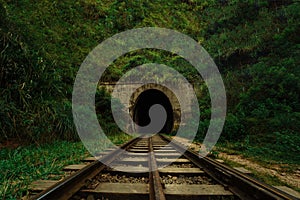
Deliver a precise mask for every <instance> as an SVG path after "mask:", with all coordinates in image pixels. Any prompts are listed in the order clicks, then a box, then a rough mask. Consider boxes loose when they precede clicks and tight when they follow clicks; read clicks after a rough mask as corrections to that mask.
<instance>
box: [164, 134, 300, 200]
mask: <svg viewBox="0 0 300 200" xmlns="http://www.w3.org/2000/svg"><path fill="white" fill-rule="evenodd" d="M160 136H161V137H162V138H163V139H164V140H165V141H167V142H168V143H169V144H170V145H171V146H173V147H174V148H175V149H176V150H177V151H179V152H181V153H182V154H183V155H184V156H186V157H187V158H188V159H189V160H190V161H192V162H193V163H194V164H195V165H196V166H198V167H201V168H203V171H204V172H206V173H207V174H208V175H209V176H211V177H213V178H214V179H215V180H216V181H218V182H219V183H220V184H222V185H223V186H224V187H225V188H228V190H230V191H231V192H232V193H234V194H235V195H236V196H238V197H239V198H241V199H243V200H244V199H246V200H248V199H249V200H252V199H264V200H269V199H270V200H273V199H284V200H296V199H298V198H296V197H294V196H292V195H290V194H287V193H285V192H283V191H281V190H279V189H277V188H274V187H273V186H270V185H267V184H265V183H263V182H261V181H258V180H257V179H255V178H253V177H250V176H248V175H245V174H243V173H241V172H239V171H237V170H235V169H233V168H230V167H228V166H226V165H223V164H221V163H218V162H217V161H215V160H213V159H211V158H208V157H203V158H202V157H200V156H199V154H198V153H196V152H193V151H191V150H185V148H183V147H182V145H181V144H179V143H178V142H176V141H174V140H173V141H172V142H171V140H170V139H169V138H167V137H166V136H163V135H160Z"/></svg>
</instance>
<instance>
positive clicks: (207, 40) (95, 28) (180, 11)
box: [0, 0, 300, 163]
mask: <svg viewBox="0 0 300 200" xmlns="http://www.w3.org/2000/svg"><path fill="white" fill-rule="evenodd" d="M0 2H1V3H0V20H1V21H0V41H1V42H0V88H1V89H0V132H1V137H0V139H1V140H2V141H3V140H7V139H9V138H20V139H26V140H27V141H29V142H32V141H34V142H36V143H41V142H45V141H49V140H50V139H55V138H62V139H76V138H77V137H76V133H75V131H74V125H73V120H72V113H71V95H72V87H73V82H74V78H75V76H76V72H77V70H78V69H79V66H80V64H81V62H82V61H83V59H84V58H85V56H86V55H87V54H88V52H89V51H91V50H92V49H93V47H95V46H96V45H97V44H98V43H100V42H101V41H103V40H104V39H106V38H108V37H110V36H112V35H114V34H115V33H118V32H121V31H124V30H129V29H132V28H137V27H145V26H156V27H165V28H171V29H175V30H178V31H180V32H182V33H185V34H187V35H189V36H190V37H192V38H193V39H195V40H196V41H199V42H200V43H201V44H202V45H203V46H204V48H205V49H206V50H207V51H208V52H209V53H210V55H211V56H212V57H213V58H214V60H215V62H216V63H217V65H218V66H219V69H220V71H221V73H222V76H223V79H224V82H225V86H226V91H227V98H228V107H229V108H228V116H227V120H226V124H225V127H224V133H223V134H222V141H223V142H224V141H230V142H235V143H237V144H238V145H236V148H239V149H240V150H245V149H247V150H249V148H250V147H251V146H255V148H256V147H260V146H262V147H264V151H267V152H269V155H279V156H284V158H285V157H287V156H288V155H286V152H289V153H290V155H295V156H294V157H293V162H294V161H295V162H298V163H299V162H300V157H299V155H300V153H299V152H300V147H299V143H300V136H299V132H300V98H299V94H300V69H299V47H300V46H299V40H300V39H299V33H300V30H299V29H300V26H299V15H300V14H299V13H300V12H299V11H300V3H299V2H298V1H296V0H276V1H275V0H250V1H242V0H240V1H239V0H168V1H166V0H154V1H148V0H144V1H134V0H126V1H124V2H121V1H112V0H110V1H109V0H104V1H98V0H78V1H71V0H65V1H34V0H30V1H29V0H19V1H13V0H0ZM153 61H155V62H157V63H164V64H166V65H169V66H173V67H174V68H176V69H177V70H178V71H180V72H181V73H182V74H183V75H185V76H186V77H187V78H188V80H190V81H191V82H193V81H196V80H198V78H199V75H197V74H196V73H195V70H193V69H192V68H191V67H190V66H189V65H188V64H187V63H186V62H185V61H184V60H183V59H182V58H180V57H178V56H176V55H169V54H168V53H166V52H160V51H154V50H148V51H138V52H132V53H129V54H127V55H125V56H123V57H122V58H120V59H118V60H117V61H116V62H115V64H114V66H111V67H110V68H109V70H108V72H107V74H106V76H105V77H104V80H107V81H110V80H117V79H118V77H120V76H121V75H122V74H123V73H124V72H126V71H127V70H128V69H130V68H132V67H134V66H136V65H139V64H142V63H147V62H153ZM98 94H99V96H98V97H100V98H98V100H99V101H98V103H99V104H98V108H97V110H98V114H99V115H101V113H102V111H103V109H105V107H109V106H108V105H109V96H108V95H107V94H105V93H104V92H101V91H99V93H98ZM103 96H105V98H101V97H103ZM198 96H199V97H200V98H199V103H200V106H201V112H202V115H201V122H200V126H199V134H198V139H201V138H202V137H203V133H205V130H206V128H207V126H208V124H209V117H210V110H209V106H208V105H209V96H208V94H207V92H206V87H205V85H203V86H202V87H200V89H199V92H198ZM105 112H106V111H105ZM102 116H106V115H104V114H102ZM100 117H101V116H100ZM102 118H103V117H102ZM103 120H107V121H108V122H109V123H104V124H106V125H107V127H108V128H107V129H108V130H115V129H116V127H114V125H111V121H112V118H109V119H106V118H105V117H104V119H103ZM266 144H267V145H266ZM271 147H272V148H271ZM273 147H274V148H273ZM255 148H252V150H253V151H254V150H255ZM261 149H262V148H260V150H261ZM255 152H256V151H255ZM274 152H277V154H274ZM278 152H279V153H278ZM280 152H281V153H280ZM276 157H277V158H278V156H276ZM281 158H282V157H281ZM272 159H274V157H272ZM291 162H292V161H291Z"/></svg>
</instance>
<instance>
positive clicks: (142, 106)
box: [133, 89, 174, 133]
mask: <svg viewBox="0 0 300 200" xmlns="http://www.w3.org/2000/svg"><path fill="white" fill-rule="evenodd" d="M154 104H160V105H162V106H163V107H164V108H165V110H166V112H167V120H166V123H165V125H164V127H163V128H162V129H161V130H160V133H171V132H172V129H173V126H174V116H173V108H172V105H171V103H170V100H169V99H168V97H167V96H166V95H165V94H164V93H163V92H161V91H160V90H156V89H148V90H145V91H144V92H142V93H141V94H140V95H139V96H138V98H137V100H136V102H135V106H134V109H133V120H134V122H135V123H136V124H138V125H139V126H146V125H148V124H149V123H150V117H149V109H150V107H151V106H152V105H154Z"/></svg>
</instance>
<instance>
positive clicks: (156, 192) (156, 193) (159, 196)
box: [148, 137, 166, 200]
mask: <svg viewBox="0 0 300 200" xmlns="http://www.w3.org/2000/svg"><path fill="white" fill-rule="evenodd" d="M148 165H149V166H148V167H149V198H150V200H165V199H166V197H165V194H164V191H163V187H162V184H161V181H160V176H159V172H158V168H157V163H156V159H155V154H154V151H153V144H152V138H151V137H149V161H148Z"/></svg>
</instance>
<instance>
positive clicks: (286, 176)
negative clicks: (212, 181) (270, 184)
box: [176, 137, 300, 188]
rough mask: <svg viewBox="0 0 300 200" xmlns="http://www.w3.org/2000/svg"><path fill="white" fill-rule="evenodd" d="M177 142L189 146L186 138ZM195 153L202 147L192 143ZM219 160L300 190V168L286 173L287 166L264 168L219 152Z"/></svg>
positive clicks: (177, 138) (274, 165)
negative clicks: (231, 162) (276, 179)
mask: <svg viewBox="0 0 300 200" xmlns="http://www.w3.org/2000/svg"><path fill="white" fill-rule="evenodd" d="M176 140H177V141H178V142H180V143H183V144H188V143H189V141H188V140H187V139H185V138H179V137H176ZM189 148H191V149H192V150H194V151H199V150H200V148H201V145H200V144H199V143H192V144H191V145H190V147H189ZM218 158H219V159H222V160H230V161H233V162H235V163H239V164H241V165H243V166H244V167H245V168H247V169H248V170H250V171H251V170H254V171H257V172H259V173H263V174H269V175H272V176H275V177H277V178H278V179H279V180H281V181H282V182H284V183H287V184H288V185H290V186H294V187H296V188H300V167H299V168H298V169H296V170H294V171H293V172H286V171H285V170H284V168H285V167H286V164H273V165H272V164H271V165H269V166H268V167H265V166H262V165H261V164H259V163H257V162H254V161H251V160H249V159H247V158H244V157H243V156H242V155H229V154H227V153H224V152H219V154H218Z"/></svg>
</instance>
